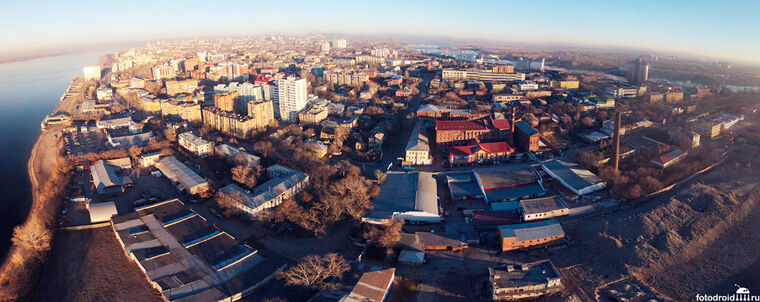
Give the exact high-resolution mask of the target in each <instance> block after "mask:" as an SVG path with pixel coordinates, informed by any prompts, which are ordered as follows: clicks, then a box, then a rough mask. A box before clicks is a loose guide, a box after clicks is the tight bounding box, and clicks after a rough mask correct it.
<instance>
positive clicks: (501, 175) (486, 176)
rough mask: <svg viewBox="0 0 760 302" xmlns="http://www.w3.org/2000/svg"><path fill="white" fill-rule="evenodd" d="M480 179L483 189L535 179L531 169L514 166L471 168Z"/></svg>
mask: <svg viewBox="0 0 760 302" xmlns="http://www.w3.org/2000/svg"><path fill="white" fill-rule="evenodd" d="M473 172H474V173H475V175H476V176H477V177H478V179H479V180H480V184H481V186H482V187H483V190H485V191H488V190H494V189H500V188H509V187H516V186H520V185H526V184H531V183H534V182H536V181H537V179H536V176H535V175H534V174H533V171H531V170H527V169H514V168H504V167H497V168H482V169H475V170H473Z"/></svg>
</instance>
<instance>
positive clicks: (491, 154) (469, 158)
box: [449, 140, 515, 165]
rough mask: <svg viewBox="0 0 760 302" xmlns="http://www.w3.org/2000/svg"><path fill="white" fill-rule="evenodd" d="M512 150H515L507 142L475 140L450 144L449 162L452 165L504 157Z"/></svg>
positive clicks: (512, 151)
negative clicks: (459, 144) (455, 144)
mask: <svg viewBox="0 0 760 302" xmlns="http://www.w3.org/2000/svg"><path fill="white" fill-rule="evenodd" d="M514 152H515V150H514V149H512V147H510V146H509V144H507V142H490V143H484V142H481V141H480V140H475V142H474V144H469V145H465V146H451V147H450V148H449V163H450V164H452V165H454V164H467V163H472V162H482V161H493V160H499V159H506V158H507V157H509V155H510V154H512V153H514Z"/></svg>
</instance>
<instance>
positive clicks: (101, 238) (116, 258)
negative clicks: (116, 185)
mask: <svg viewBox="0 0 760 302" xmlns="http://www.w3.org/2000/svg"><path fill="white" fill-rule="evenodd" d="M53 245H54V248H53V249H52V253H51V255H50V258H49V259H48V263H47V266H46V267H45V270H44V272H43V274H42V278H41V279H40V282H39V284H38V285H37V288H36V290H35V291H34V294H33V296H32V297H31V299H30V301H162V300H161V293H159V292H158V291H157V290H156V289H154V288H153V287H151V286H150V284H149V283H148V280H147V279H146V278H145V275H144V274H143V273H142V272H141V271H140V269H139V268H138V267H137V265H135V264H134V263H132V262H131V261H129V259H128V258H127V256H126V255H124V251H123V250H122V248H121V246H119V244H118V243H117V241H116V238H115V237H114V234H113V231H111V229H110V228H109V227H103V228H97V229H89V230H81V231H58V233H57V234H56V237H55V240H54V242H53Z"/></svg>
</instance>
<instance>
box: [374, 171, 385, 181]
mask: <svg viewBox="0 0 760 302" xmlns="http://www.w3.org/2000/svg"><path fill="white" fill-rule="evenodd" d="M387 177H388V175H387V174H385V172H383V171H381V170H375V180H377V183H379V184H383V183H385V179H386V178H387Z"/></svg>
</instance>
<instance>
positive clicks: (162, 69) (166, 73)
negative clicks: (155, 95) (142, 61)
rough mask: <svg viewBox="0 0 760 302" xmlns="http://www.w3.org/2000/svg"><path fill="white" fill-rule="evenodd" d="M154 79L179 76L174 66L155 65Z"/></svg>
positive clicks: (153, 70)
mask: <svg viewBox="0 0 760 302" xmlns="http://www.w3.org/2000/svg"><path fill="white" fill-rule="evenodd" d="M152 72H153V80H155V81H158V80H162V79H173V78H176V77H177V73H176V72H175V71H174V67H171V66H169V65H159V66H153V69H152Z"/></svg>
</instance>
